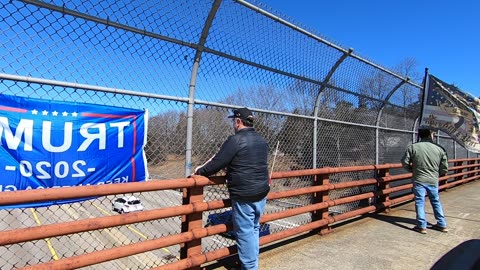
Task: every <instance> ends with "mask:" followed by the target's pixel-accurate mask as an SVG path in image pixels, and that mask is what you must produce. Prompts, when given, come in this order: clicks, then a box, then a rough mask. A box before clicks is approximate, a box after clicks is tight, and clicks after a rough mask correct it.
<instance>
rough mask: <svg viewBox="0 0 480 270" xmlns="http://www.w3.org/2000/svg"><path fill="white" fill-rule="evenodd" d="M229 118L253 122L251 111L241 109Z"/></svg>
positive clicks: (236, 110)
mask: <svg viewBox="0 0 480 270" xmlns="http://www.w3.org/2000/svg"><path fill="white" fill-rule="evenodd" d="M228 118H240V119H242V120H249V121H253V114H252V112H251V111H250V110H249V109H247V108H241V109H235V110H233V115H230V116H229V117H228Z"/></svg>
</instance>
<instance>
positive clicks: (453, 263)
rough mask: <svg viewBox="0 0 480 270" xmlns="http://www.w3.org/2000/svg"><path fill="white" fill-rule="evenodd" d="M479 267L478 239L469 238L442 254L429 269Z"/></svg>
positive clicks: (460, 269)
mask: <svg viewBox="0 0 480 270" xmlns="http://www.w3.org/2000/svg"><path fill="white" fill-rule="evenodd" d="M448 269H456V270H476V269H480V239H471V240H468V241H465V242H463V243H461V244H459V245H458V246H456V247H454V248H453V249H451V250H450V251H448V252H447V253H446V254H445V255H443V256H442V257H441V258H440V259H439V260H438V261H437V262H436V263H435V264H434V265H433V266H432V268H430V270H448Z"/></svg>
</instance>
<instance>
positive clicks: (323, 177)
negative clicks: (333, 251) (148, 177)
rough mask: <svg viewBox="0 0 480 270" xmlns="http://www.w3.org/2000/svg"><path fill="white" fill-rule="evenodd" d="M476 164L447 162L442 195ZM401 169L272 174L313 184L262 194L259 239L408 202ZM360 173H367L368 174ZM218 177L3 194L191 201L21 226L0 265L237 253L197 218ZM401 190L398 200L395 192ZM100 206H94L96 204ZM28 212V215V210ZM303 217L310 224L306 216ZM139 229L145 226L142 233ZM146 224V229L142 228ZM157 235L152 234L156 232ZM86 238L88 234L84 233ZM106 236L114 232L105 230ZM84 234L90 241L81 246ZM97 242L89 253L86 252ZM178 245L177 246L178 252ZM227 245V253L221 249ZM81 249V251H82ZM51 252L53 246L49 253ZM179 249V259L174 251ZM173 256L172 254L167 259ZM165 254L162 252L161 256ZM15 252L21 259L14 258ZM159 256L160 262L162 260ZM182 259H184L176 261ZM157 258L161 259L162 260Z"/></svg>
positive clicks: (96, 265) (191, 258)
mask: <svg viewBox="0 0 480 270" xmlns="http://www.w3.org/2000/svg"><path fill="white" fill-rule="evenodd" d="M479 160H480V159H478V158H476V159H458V160H450V163H452V164H453V166H452V167H451V168H450V170H449V173H448V175H446V176H444V177H442V178H441V179H440V180H441V183H440V189H442V190H443V189H446V188H451V187H453V186H457V185H461V184H463V183H467V182H470V181H475V180H478V175H479V172H480V169H479V167H480V164H479ZM399 167H401V165H400V164H384V165H364V166H353V167H338V168H323V169H309V170H298V171H284V172H276V173H274V174H273V175H272V179H274V182H276V181H281V180H285V179H291V180H292V181H295V182H298V181H301V178H302V177H313V178H314V179H315V181H314V182H313V183H311V185H308V186H305V187H303V188H291V189H286V190H283V191H276V192H271V193H270V194H269V195H268V200H269V204H268V207H267V211H266V213H265V214H264V215H263V216H262V219H261V222H262V223H263V224H268V227H269V228H270V229H269V230H268V233H266V234H265V235H264V236H262V237H261V239H260V243H261V244H262V245H265V244H268V243H272V242H274V241H278V240H284V239H287V238H289V237H291V236H294V235H298V234H301V233H304V232H308V231H317V232H319V233H322V234H323V233H328V232H329V231H330V230H331V229H330V227H329V225H330V224H333V223H337V222H339V221H342V220H345V219H349V218H352V217H355V216H358V215H362V214H365V213H369V212H373V211H381V210H383V209H385V208H389V207H390V206H392V205H395V204H398V203H402V202H405V201H408V200H411V199H412V198H413V194H411V188H412V184H411V182H409V183H407V184H403V185H396V187H392V184H393V183H398V182H399V181H404V180H408V179H410V177H411V173H406V174H400V175H395V176H390V174H389V171H390V170H391V169H394V168H399ZM358 172H365V173H367V172H368V173H367V174H375V175H376V177H374V178H361V179H348V181H345V182H342V183H334V182H332V181H331V179H333V178H334V177H335V176H336V175H338V174H344V173H358ZM367 174H365V175H367ZM224 181H225V178H224V177H211V178H210V179H209V178H206V177H203V176H193V177H192V178H183V179H172V180H165V181H149V182H140V183H139V182H137V183H126V184H120V185H103V186H84V187H69V188H60V189H50V190H27V191H16V192H9V193H6V194H5V195H4V196H2V197H0V205H9V204H15V203H26V202H34V201H42V200H58V199H67V198H70V199H71V198H82V197H102V196H110V195H115V194H124V193H145V192H152V191H157V192H161V191H163V192H167V191H169V190H171V189H178V188H187V189H188V193H189V194H195V195H192V196H190V197H189V202H188V203H186V204H184V205H179V206H162V205H161V203H159V204H157V205H151V207H150V208H149V209H147V210H145V211H143V212H137V213H128V214H123V215H115V216H99V217H85V216H84V217H77V218H73V219H72V218H70V219H67V218H66V219H64V220H57V221H56V222H55V223H52V224H46V225H40V226H37V225H36V224H30V225H28V226H25V227H24V228H11V229H9V230H2V231H0V251H2V254H3V255H2V259H4V260H6V259H5V258H7V259H8V260H6V261H5V263H4V264H3V265H2V269H12V268H22V269H46V268H48V269H77V268H82V267H93V268H92V269H103V268H105V269H106V268H107V267H115V268H128V269H133V268H143V269H146V268H152V269H187V268H195V267H197V266H200V265H202V264H205V263H208V262H212V261H215V260H218V259H220V258H223V257H226V256H228V255H232V254H234V253H235V252H236V249H235V245H234V244H233V243H232V242H230V243H228V244H225V245H222V246H218V245H215V243H216V242H217V241H218V240H217V239H221V236H220V234H222V233H223V234H224V233H226V232H227V231H230V230H232V226H231V224H225V223H222V224H211V226H207V225H206V224H205V223H204V222H203V216H204V215H205V214H206V213H207V212H208V211H212V210H216V211H219V210H222V211H225V209H228V208H226V207H229V206H230V201H229V200H209V199H206V198H205V195H206V194H205V193H204V192H203V190H205V189H206V188H207V187H209V186H218V185H221V184H223V183H224ZM371 185H373V186H375V189H373V190H370V191H368V190H363V191H362V192H360V193H359V194H357V195H344V196H340V197H337V198H333V197H331V196H329V193H330V191H341V190H344V189H348V188H361V187H365V186H371ZM398 191H405V192H404V194H403V195H402V196H395V195H394V193H395V192H398ZM307 194H308V195H313V197H314V198H315V200H312V201H311V202H310V203H308V204H305V205H301V204H297V205H290V206H289V207H288V209H285V208H284V207H283V206H279V205H278V204H275V203H271V202H272V201H273V202H275V201H276V200H286V199H289V198H295V197H298V196H302V195H307ZM94 201H98V200H96V199H95V200H94ZM362 201H366V202H367V203H366V204H364V205H362V206H361V207H360V208H358V209H355V210H349V211H345V212H343V213H339V212H337V211H335V210H334V209H335V207H336V206H342V205H348V204H350V203H353V202H362ZM32 211H33V210H32ZM180 215H185V216H186V217H187V218H186V220H188V223H187V226H186V227H183V229H182V230H181V231H180V230H179V228H180V224H178V223H177V224H176V225H174V226H178V229H177V230H176V231H175V232H171V234H169V235H165V234H164V233H163V232H162V231H164V230H165V228H164V227H161V226H159V225H160V224H158V225H154V226H150V225H151V224H150V225H149V224H148V222H151V221H163V222H165V223H172V224H175V221H174V220H173V219H172V218H174V217H177V216H180ZM306 217H308V218H306ZM293 218H297V219H298V218H300V219H304V220H305V222H304V223H302V224H297V225H295V226H291V227H289V228H283V229H282V230H276V229H275V227H278V226H280V225H284V224H288V223H291V222H289V221H291V220H292V219H293ZM144 226H145V227H144ZM147 226H150V227H149V229H150V230H146V227H147ZM132 228H136V229H135V230H138V231H145V234H147V235H148V236H147V237H145V238H144V239H139V240H138V241H135V242H124V243H119V244H118V245H115V246H109V245H105V242H102V241H106V240H105V239H104V238H100V237H97V238H92V237H91V236H93V235H97V236H101V235H104V234H105V232H106V229H111V230H127V229H132ZM154 232H156V233H154ZM86 233H89V234H86ZM110 233H112V232H110ZM85 236H90V237H88V239H85V240H84V241H82V238H84V237H85ZM87 240H88V241H90V245H92V244H96V245H95V248H91V247H89V245H87V242H86V241H87ZM45 242H46V243H47V244H48V243H53V244H52V246H53V245H55V246H56V247H57V249H58V243H59V242H63V243H69V244H71V245H72V246H71V247H70V248H68V249H63V250H58V252H57V253H56V254H57V257H56V258H51V257H50V256H48V254H45V253H42V252H39V251H42V249H44V247H43V245H44V243H45ZM180 245H183V246H182V247H181V248H180ZM225 246H227V247H225ZM81 247H84V248H85V249H82V248H81ZM52 249H53V248H52ZM179 250H181V254H180V255H179V254H178V251H179ZM168 252H173V253H174V254H176V255H171V254H168ZM166 253H167V254H166ZM19 254H23V255H22V256H19ZM162 254H163V256H162ZM182 254H183V255H182ZM162 258H163V260H162Z"/></svg>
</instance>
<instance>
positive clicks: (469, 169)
mask: <svg viewBox="0 0 480 270" xmlns="http://www.w3.org/2000/svg"><path fill="white" fill-rule="evenodd" d="M475 163H477V162H476V161H475V160H469V161H467V164H468V165H474V164H475ZM476 169H477V168H476V167H471V168H468V169H467V171H470V172H471V173H469V174H468V175H467V178H470V177H473V176H475V173H474V172H472V171H475V170H476Z"/></svg>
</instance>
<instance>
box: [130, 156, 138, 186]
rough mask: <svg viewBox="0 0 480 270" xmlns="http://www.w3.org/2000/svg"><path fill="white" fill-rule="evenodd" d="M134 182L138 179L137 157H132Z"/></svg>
mask: <svg viewBox="0 0 480 270" xmlns="http://www.w3.org/2000/svg"><path fill="white" fill-rule="evenodd" d="M131 160H132V182H135V181H137V166H136V164H135V158H134V157H132V158H131Z"/></svg>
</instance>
